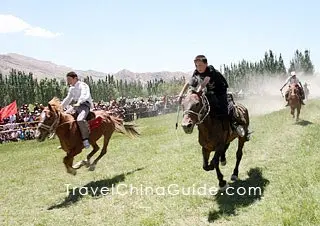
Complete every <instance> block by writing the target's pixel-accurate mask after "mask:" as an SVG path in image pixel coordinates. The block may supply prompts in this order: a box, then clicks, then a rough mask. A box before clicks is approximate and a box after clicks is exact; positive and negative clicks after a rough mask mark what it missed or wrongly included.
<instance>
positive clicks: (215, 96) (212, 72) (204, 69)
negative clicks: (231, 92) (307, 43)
mask: <svg viewBox="0 0 320 226" xmlns="http://www.w3.org/2000/svg"><path fill="white" fill-rule="evenodd" d="M194 64H195V66H196V70H195V71H194V72H193V75H192V77H191V79H190V81H188V82H187V83H186V84H185V85H184V87H183V88H182V90H181V92H180V94H179V97H178V102H179V104H181V100H182V95H183V93H184V92H185V91H186V90H187V88H189V87H191V88H193V89H195V88H196V87H198V88H197V90H196V91H197V92H202V91H204V93H205V95H206V97H207V98H208V101H209V104H210V107H211V111H210V115H211V117H215V118H218V119H221V120H222V119H228V120H230V122H231V124H232V125H233V128H234V129H236V131H237V133H238V134H239V135H240V136H244V135H245V134H244V130H243V127H242V126H241V125H239V123H238V122H236V121H233V117H232V116H231V112H229V110H228V95H227V89H228V88H229V85H228V82H227V81H226V79H225V78H224V77H223V75H222V74H221V73H220V72H219V71H217V70H216V69H215V68H214V67H213V66H212V65H208V60H207V58H206V57H205V56H204V55H198V56H196V58H195V59H194ZM230 110H231V109H230Z"/></svg>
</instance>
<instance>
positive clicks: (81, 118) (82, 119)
mask: <svg viewBox="0 0 320 226" xmlns="http://www.w3.org/2000/svg"><path fill="white" fill-rule="evenodd" d="M76 111H77V113H78V117H77V124H78V127H79V130H80V133H81V137H82V141H83V145H84V147H85V148H89V147H90V143H89V134H90V132H89V126H88V122H87V121H86V117H87V115H88V114H89V112H90V107H88V106H87V105H85V104H81V105H80V106H79V107H77V109H76Z"/></svg>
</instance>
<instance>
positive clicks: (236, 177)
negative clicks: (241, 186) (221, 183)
mask: <svg viewBox="0 0 320 226" xmlns="http://www.w3.org/2000/svg"><path fill="white" fill-rule="evenodd" d="M238 179H239V178H238V176H237V175H234V174H233V175H232V176H231V180H232V181H237V180H238Z"/></svg>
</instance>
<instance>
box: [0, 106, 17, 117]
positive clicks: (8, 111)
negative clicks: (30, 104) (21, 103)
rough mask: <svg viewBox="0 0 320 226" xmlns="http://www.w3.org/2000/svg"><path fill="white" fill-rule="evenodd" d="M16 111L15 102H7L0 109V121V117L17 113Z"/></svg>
mask: <svg viewBox="0 0 320 226" xmlns="http://www.w3.org/2000/svg"><path fill="white" fill-rule="evenodd" d="M17 112H18V109H17V102H16V101H13V102H12V103H11V104H9V105H8V106H5V107H4V108H2V109H1V110H0V121H2V119H4V118H7V117H9V116H11V115H15V114H17Z"/></svg>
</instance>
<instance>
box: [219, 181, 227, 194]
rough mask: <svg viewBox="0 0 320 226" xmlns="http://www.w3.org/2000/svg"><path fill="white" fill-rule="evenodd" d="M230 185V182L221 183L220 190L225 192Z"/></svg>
mask: <svg viewBox="0 0 320 226" xmlns="http://www.w3.org/2000/svg"><path fill="white" fill-rule="evenodd" d="M228 187H229V184H228V183H227V182H225V185H224V186H220V185H219V191H221V192H224V191H225V190H226V189H227V188H228Z"/></svg>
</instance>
